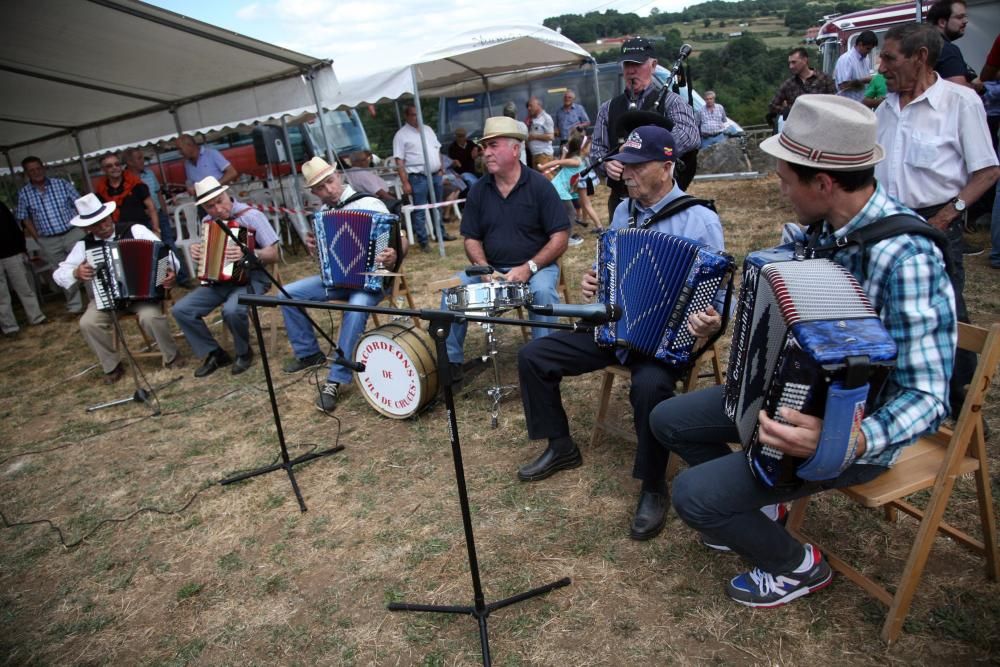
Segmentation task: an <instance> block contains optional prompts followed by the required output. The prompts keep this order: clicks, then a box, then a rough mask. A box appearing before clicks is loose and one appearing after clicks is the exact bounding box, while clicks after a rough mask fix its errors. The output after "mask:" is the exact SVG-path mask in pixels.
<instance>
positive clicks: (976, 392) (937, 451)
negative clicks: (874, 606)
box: [787, 323, 1000, 642]
mask: <svg viewBox="0 0 1000 667" xmlns="http://www.w3.org/2000/svg"><path fill="white" fill-rule="evenodd" d="M958 346H959V348H961V349H963V350H971V351H973V352H977V353H979V365H978V366H977V367H976V373H975V375H974V376H973V379H972V383H971V384H970V385H969V391H968V394H967V395H966V397H965V403H964V405H963V406H962V412H961V413H960V414H959V416H958V420H957V421H956V423H955V427H954V429H953V430H952V429H948V428H943V427H942V428H941V429H940V430H938V432H937V433H934V434H933V435H929V436H925V437H922V438H919V439H918V440H917V442H915V443H914V444H912V445H910V446H909V447H906V449H904V450H903V452H902V454H901V455H900V457H899V460H898V461H897V462H896V465H894V466H893V467H892V468H891V469H890V470H889V471H888V472H886V473H885V474H883V475H881V476H879V477H878V478H876V479H874V480H872V481H871V482H868V483H867V484H860V485H858V486H852V487H849V488H846V489H840V491H841V492H842V493H844V494H846V495H847V496H848V497H850V498H851V499H853V500H855V501H856V502H858V503H860V504H861V505H863V506H864V507H871V508H877V507H882V508H884V509H885V514H886V518H887V519H889V520H895V518H896V512H897V510H898V511H902V512H904V513H906V514H909V515H910V516H913V517H915V518H916V519H918V520H919V521H920V527H919V529H918V530H917V534H916V537H915V538H914V541H913V546H912V547H911V548H910V553H909V556H908V557H907V559H906V565H905V567H904V568H903V573H902V576H901V577H900V579H899V582H898V584H897V585H896V593H895V594H894V595H893V594H891V593H890V592H889V591H888V590H886V588H884V587H882V586H880V585H879V584H877V583H876V582H875V580H873V579H871V578H869V577H867V576H865V575H864V574H862V573H861V572H860V571H859V570H857V569H855V568H854V567H852V566H851V565H849V564H848V563H847V562H846V561H844V560H843V559H842V558H840V557H839V556H837V555H836V554H834V553H833V552H832V551H831V550H830V548H829V546H828V545H821V544H818V543H817V541H816V539H815V538H814V537H811V536H809V535H807V534H806V533H805V531H804V530H803V529H802V524H803V521H804V519H805V512H806V508H807V507H808V504H809V499H808V498H803V499H802V500H798V501H796V502H795V503H794V504H793V505H792V510H791V512H790V513H789V516H788V524H787V525H788V530H789V531H790V532H791V533H792V534H793V535H795V537H796V538H798V539H799V540H801V541H803V542H811V543H812V544H815V545H816V546H817V547H818V548H819V549H820V550H821V551H822V552H823V554H824V555H825V556H826V559H827V561H828V562H829V563H830V565H831V566H832V567H833V568H834V569H836V570H837V571H838V572H841V573H842V574H843V575H844V576H846V577H847V578H848V579H850V580H851V581H853V582H854V583H856V584H857V585H858V586H860V587H861V588H863V589H864V590H865V591H866V592H867V593H868V594H869V595H872V596H873V597H875V598H876V599H878V600H879V601H880V602H882V603H883V604H885V605H886V606H888V607H889V613H888V615H887V616H886V619H885V624H884V625H883V626H882V639H883V640H884V641H886V642H892V641H894V640H895V639H896V638H897V637H899V634H900V632H901V631H902V628H903V621H904V620H905V619H906V615H907V613H908V612H909V609H910V603H911V602H912V601H913V596H914V594H915V593H916V591H917V586H918V584H919V583H920V578H921V575H922V574H923V571H924V566H925V565H926V564H927V558H928V556H929V554H930V551H931V547H932V546H933V545H934V538H935V537H936V536H937V534H938V532H941V533H943V534H945V535H947V536H948V537H951V538H952V539H954V540H956V541H957V542H958V543H959V544H962V545H963V546H965V547H967V548H969V549H970V550H972V551H973V552H975V553H977V554H980V555H982V556H984V558H985V560H986V576H987V578H989V579H990V580H992V581H997V580H998V579H1000V558H998V550H997V530H996V518H995V517H994V514H993V498H992V494H991V491H990V475H989V467H988V459H987V457H986V443H985V440H984V437H983V413H982V409H983V404H984V402H985V400H986V391H987V389H988V388H989V386H990V382H991V381H992V379H993V375H994V373H995V372H996V367H997V362H998V361H1000V323H996V324H993V326H992V327H990V329H988V330H987V329H983V328H981V327H976V326H973V325H971V324H959V325H958ZM970 473H971V474H973V475H975V479H976V495H977V500H978V504H979V520H980V526H981V530H982V536H983V540H982V541H980V540H978V539H976V538H974V537H973V536H971V535H969V534H967V533H965V532H963V531H961V530H959V529H957V528H956V527H954V526H952V525H950V524H948V523H946V522H945V521H943V517H944V511H945V508H946V507H947V505H948V501H949V499H950V498H951V493H952V489H953V487H954V485H955V480H956V478H958V477H959V476H960V475H966V474H970ZM924 489H930V498H929V499H928V501H927V504H926V506H925V508H924V509H920V508H918V507H916V506H915V505H913V504H911V503H910V502H909V501H907V500H906V498H907V497H908V496H910V495H912V494H914V493H916V492H917V491H921V490H924Z"/></svg>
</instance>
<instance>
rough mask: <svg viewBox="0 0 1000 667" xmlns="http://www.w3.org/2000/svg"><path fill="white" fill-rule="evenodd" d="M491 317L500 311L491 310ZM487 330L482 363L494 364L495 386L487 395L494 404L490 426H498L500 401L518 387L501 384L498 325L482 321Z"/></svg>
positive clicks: (481, 324)
mask: <svg viewBox="0 0 1000 667" xmlns="http://www.w3.org/2000/svg"><path fill="white" fill-rule="evenodd" d="M488 314H489V315H490V317H495V316H496V315H499V314H500V313H498V312H495V311H493V310H490V311H489V312H488ZM479 326H481V327H482V328H483V331H485V332H486V354H484V355H483V356H482V357H480V362H481V363H484V364H485V363H489V364H490V365H492V366H493V386H492V387H489V388H488V389H487V390H486V395H487V396H489V397H490V399H491V400H492V401H493V404H492V405H491V406H490V426H491V427H492V428H497V426H498V425H499V417H500V401H502V400H503V399H505V398H506V397H508V396H510V395H511V394H513V393H514V391H515V390H516V389H517V388H518V386H517V385H516V384H506V385H503V384H500V365H499V364H498V363H497V356H498V355H499V354H500V346H499V345H498V342H497V337H496V333H495V327H496V325H495V324H493V323H492V322H482V323H480V325H479Z"/></svg>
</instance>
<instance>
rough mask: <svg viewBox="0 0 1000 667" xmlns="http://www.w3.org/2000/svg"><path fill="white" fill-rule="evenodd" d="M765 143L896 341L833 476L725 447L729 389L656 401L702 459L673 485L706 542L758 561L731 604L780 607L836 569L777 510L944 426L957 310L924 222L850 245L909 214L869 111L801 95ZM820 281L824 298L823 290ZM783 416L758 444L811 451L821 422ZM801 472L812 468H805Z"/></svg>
mask: <svg viewBox="0 0 1000 667" xmlns="http://www.w3.org/2000/svg"><path fill="white" fill-rule="evenodd" d="M761 149H763V150H764V151H766V152H767V153H769V154H771V155H773V156H774V157H776V158H777V159H778V163H777V173H778V177H779V178H780V180H781V183H780V185H781V192H782V193H783V194H784V195H785V197H787V198H788V200H789V202H790V203H791V205H792V208H793V209H794V210H795V214H796V216H797V218H798V221H799V222H800V223H804V224H814V223H815V224H816V225H820V224H821V225H822V227H821V231H820V232H819V236H818V238H816V239H814V240H811V242H810V247H834V248H838V249H837V250H835V251H834V254H832V255H831V256H830V257H829V259H831V260H832V261H833V262H835V263H836V264H839V265H840V266H842V267H843V268H844V269H846V270H847V271H848V272H849V273H850V274H852V275H853V276H854V278H855V279H856V280H857V282H858V284H860V286H861V288H862V289H863V291H864V293H865V294H866V295H867V298H868V299H869V300H870V302H871V305H872V307H873V308H874V311H875V312H876V313H877V314H878V315H879V317H880V318H881V321H882V324H883V325H884V328H885V330H886V331H887V333H888V334H889V336H891V339H892V341H894V342H895V345H896V362H895V369H894V370H893V371H892V372H891V374H890V375H889V377H888V379H887V380H886V383H885V385H884V387H883V388H882V391H881V393H880V394H879V395H878V396H877V397H876V398H875V400H874V402H873V404H872V405H873V409H871V410H869V411H868V414H866V415H865V416H864V418H863V419H862V420H861V421H860V429H857V430H855V433H857V436H856V439H855V440H854V441H853V444H855V445H856V449H855V450H854V455H853V456H854V458H851V456H850V455H847V456H845V457H843V459H842V460H841V461H840V464H841V465H840V466H839V473H838V472H837V471H836V470H834V471H833V472H832V473H829V474H832V475H834V476H833V477H832V478H830V479H821V480H818V481H816V479H815V477H813V480H814V481H806V480H805V479H799V480H797V481H796V483H794V484H793V485H790V486H768V485H767V484H764V483H762V482H761V481H759V480H758V479H757V478H755V476H754V474H753V472H752V470H751V467H750V465H749V464H748V460H747V457H746V456H745V454H744V452H742V451H737V452H733V451H731V450H730V448H729V446H728V445H727V444H726V443H729V442H738V441H740V434H739V432H738V429H737V424H736V423H735V422H734V421H733V419H731V418H729V417H728V416H727V413H726V411H725V409H724V408H725V401H724V387H722V386H717V387H711V388H708V389H703V390H701V391H696V392H692V393H689V394H684V395H681V396H676V397H674V398H672V399H670V400H669V401H666V402H664V403H662V404H660V405H658V406H657V407H656V408H655V409H654V410H653V413H652V416H651V418H650V422H651V427H652V430H653V433H654V434H655V436H656V438H657V439H658V440H659V441H660V443H662V445H663V446H664V447H665V448H666V449H667V450H669V451H670V452H673V453H677V454H679V455H680V456H681V457H683V458H684V460H685V461H687V463H688V464H689V465H690V466H691V467H690V468H689V469H688V470H686V471H684V472H682V473H681V474H680V475H678V477H677V478H676V480H675V481H674V484H673V494H672V500H673V504H674V507H675V508H676V509H677V513H678V514H679V515H680V517H681V518H682V519H683V520H684V521H685V522H686V523H687V524H688V525H690V526H692V527H693V528H695V529H697V530H698V531H700V532H701V533H702V541H703V542H704V544H705V545H706V546H708V547H710V548H714V549H718V550H726V551H729V550H732V551H734V552H736V553H738V554H739V555H740V556H742V557H743V558H745V559H746V560H747V561H749V562H750V564H751V566H752V569H751V570H750V571H749V572H745V573H743V574H740V575H738V576H736V577H734V578H733V579H732V580H731V581H729V583H728V584H727V586H726V590H727V593H728V594H729V596H730V597H731V598H732V599H733V600H735V601H736V602H739V603H741V604H744V605H747V606H751V607H774V606H778V605H781V604H785V603H787V602H789V601H791V600H794V599H795V598H798V597H801V596H803V595H807V594H809V593H811V592H813V591H815V590H818V589H820V588H823V587H824V586H826V585H827V584H828V583H829V582H830V579H831V577H832V572H831V570H830V566H829V565H828V564H827V563H826V561H825V560H824V559H823V558H822V555H821V554H820V553H819V551H818V550H817V549H816V548H815V547H814V546H813V545H810V544H806V545H803V544H801V543H799V542H798V541H797V540H796V539H795V538H793V537H792V536H791V535H790V534H789V533H788V532H787V531H786V530H785V528H784V526H783V525H782V524H781V522H780V521H777V520H775V519H776V518H777V517H778V516H779V514H778V513H776V512H774V511H773V508H774V506H775V504H780V503H784V502H786V501H789V500H793V499H795V498H801V497H805V496H808V495H811V494H814V493H818V492H820V491H823V490H825V489H830V488H839V487H846V486H852V485H855V484H860V483H864V482H868V481H870V480H872V479H874V478H875V477H877V476H878V475H880V474H882V473H883V472H885V471H886V470H888V469H889V467H890V466H892V465H893V463H894V462H895V461H896V459H897V458H898V456H899V453H900V451H901V450H902V448H903V447H905V446H906V445H908V444H910V443H912V442H913V441H914V440H915V439H916V438H917V437H918V436H919V435H921V434H922V433H925V432H928V431H932V430H934V429H935V428H937V426H938V425H939V423H940V422H941V420H942V419H944V417H945V415H946V414H947V412H948V408H947V406H948V379H949V375H950V373H951V368H952V359H953V356H954V351H955V342H956V319H955V298H954V293H953V291H952V288H951V284H950V282H949V280H948V275H947V273H946V272H945V263H944V261H943V256H942V254H941V252H940V251H939V249H938V247H937V246H936V244H935V242H933V241H932V240H931V239H929V238H927V237H926V236H925V235H924V232H923V230H922V229H921V230H920V233H916V231H914V233H901V234H898V235H895V236H890V237H888V238H883V239H882V240H878V241H873V242H872V243H868V244H867V247H866V248H864V249H862V248H861V247H860V246H859V245H857V244H851V243H847V242H846V241H847V239H848V235H851V236H852V238H855V237H856V235H858V234H859V233H860V231H861V230H865V229H866V228H868V229H869V232H871V231H872V230H871V228H872V227H874V226H878V225H879V223H880V222H882V221H883V220H884V219H885V218H887V217H888V216H892V215H898V214H907V213H911V212H910V211H909V209H906V208H905V207H903V206H902V205H901V204H899V203H898V202H896V201H895V200H894V199H892V198H891V197H889V196H888V194H886V192H885V190H884V189H883V187H882V186H881V185H880V184H878V183H876V182H875V180H874V170H875V165H876V164H877V163H878V162H879V161H881V160H882V159H883V157H884V151H883V149H882V147H881V146H880V145H879V144H878V143H877V142H876V123H875V115H874V114H873V113H872V112H871V111H870V110H868V109H866V108H865V107H864V106H862V105H861V104H859V103H857V102H854V101H853V100H848V99H846V98H843V97H837V96H834V95H805V96H802V97H800V98H799V99H798V100H797V101H796V102H795V105H794V106H793V107H792V110H791V113H790V114H789V116H788V120H787V121H786V122H785V125H784V128H783V129H782V132H781V134H779V135H777V136H774V137H771V138H769V139H767V140H766V141H765V142H764V143H763V144H761ZM916 222H917V223H918V225H919V224H920V223H919V221H916ZM795 231H800V230H798V229H797V228H796V230H795ZM841 246H842V247H841ZM817 287H818V289H819V294H821V295H822V294H823V293H824V292H823V286H822V285H820V286H817ZM848 326H850V323H848ZM849 332H850V330H849V329H848V333H849ZM766 342H767V341H765V343H766ZM736 370H737V372H738V371H739V369H736ZM733 372H734V369H732V368H730V374H732V373H733ZM773 414H774V418H771V417H768V413H767V412H765V411H764V410H761V411H760V412H759V414H758V415H757V419H758V420H759V422H758V424H759V426H758V429H759V430H758V439H759V441H760V442H761V443H762V444H763V445H766V446H767V447H770V448H772V451H773V450H777V451H778V452H780V453H781V455H784V456H790V457H793V458H795V459H800V458H801V459H810V457H812V456H813V454H814V453H815V452H817V444H818V442H819V441H820V435H821V433H822V432H823V419H821V418H818V417H814V416H810V415H807V414H804V413H803V412H799V411H797V410H793V409H791V408H789V407H780V408H778V409H777V410H776V412H774V413H773ZM831 426H833V424H831ZM848 451H850V450H848ZM835 468H836V467H835ZM797 474H798V476H799V477H800V478H802V477H804V471H803V468H802V467H799V468H798V470H797ZM779 506H780V505H779ZM769 507H770V508H772V511H771V512H770V513H767V512H765V511H764V510H765V509H767V508H769Z"/></svg>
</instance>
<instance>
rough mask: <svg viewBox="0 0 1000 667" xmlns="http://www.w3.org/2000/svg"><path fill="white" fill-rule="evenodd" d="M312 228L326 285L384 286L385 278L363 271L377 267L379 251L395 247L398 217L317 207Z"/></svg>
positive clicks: (368, 288) (378, 289)
mask: <svg viewBox="0 0 1000 667" xmlns="http://www.w3.org/2000/svg"><path fill="white" fill-rule="evenodd" d="M313 230H314V232H315V233H316V247H317V251H318V252H317V254H318V255H319V267H320V274H321V276H322V278H323V285H324V286H325V287H327V288H329V289H333V288H338V287H341V288H348V289H361V290H365V291H368V292H381V291H382V290H383V289H384V287H385V278H383V277H381V276H373V275H365V274H366V273H371V272H372V271H374V270H375V269H376V268H378V267H377V266H376V263H375V258H376V257H377V256H378V254H379V253H380V252H382V251H383V250H385V249H386V248H390V247H391V248H397V247H398V245H399V218H397V217H396V216H394V215H390V214H387V213H378V212H376V211H363V210H350V211H344V210H334V211H319V212H317V213H315V214H313Z"/></svg>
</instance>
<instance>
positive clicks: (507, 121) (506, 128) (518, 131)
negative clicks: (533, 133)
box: [479, 116, 528, 142]
mask: <svg viewBox="0 0 1000 667" xmlns="http://www.w3.org/2000/svg"><path fill="white" fill-rule="evenodd" d="M523 127H524V125H523V124H522V123H519V122H517V120H515V119H514V118H508V117H507V116H493V117H491V118H487V119H486V127H484V128H483V138H482V139H480V140H479V141H480V142H483V141H486V140H488V139H494V138H496V137H510V138H511V139H517V140H518V141H524V140H525V139H527V138H528V135H527V133H525V132H524V130H523V129H522V128H523Z"/></svg>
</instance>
